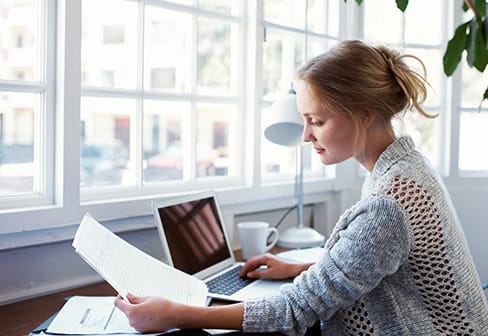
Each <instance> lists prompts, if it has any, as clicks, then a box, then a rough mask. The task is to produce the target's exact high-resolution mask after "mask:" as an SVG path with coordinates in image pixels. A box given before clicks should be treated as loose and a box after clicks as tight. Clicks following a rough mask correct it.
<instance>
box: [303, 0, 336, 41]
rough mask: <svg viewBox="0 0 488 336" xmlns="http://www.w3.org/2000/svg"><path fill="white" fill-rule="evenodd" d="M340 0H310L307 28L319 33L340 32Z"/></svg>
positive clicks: (308, 3) (333, 34) (331, 34)
mask: <svg viewBox="0 0 488 336" xmlns="http://www.w3.org/2000/svg"><path fill="white" fill-rule="evenodd" d="M339 17H340V15H339V1H335V0H332V1H329V0H308V1H307V28H308V30H310V31H313V32H315V33H319V34H328V35H330V36H337V35H338V34H339Z"/></svg>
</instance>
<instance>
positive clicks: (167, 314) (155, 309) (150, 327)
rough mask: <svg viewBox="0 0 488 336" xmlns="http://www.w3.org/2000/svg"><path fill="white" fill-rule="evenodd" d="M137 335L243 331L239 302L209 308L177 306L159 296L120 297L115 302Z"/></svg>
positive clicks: (241, 307) (242, 313) (242, 309)
mask: <svg viewBox="0 0 488 336" xmlns="http://www.w3.org/2000/svg"><path fill="white" fill-rule="evenodd" d="M114 304H115V306H116V307H117V308H119V309H120V310H121V311H122V312H123V313H124V314H125V315H126V316H127V318H128V319H129V324H130V326H131V327H133V328H134V329H136V330H137V331H138V332H141V333H146V332H162V331H166V330H168V329H173V328H180V329H201V328H208V329H236V330H239V329H241V328H242V318H243V315H244V304H243V303H242V302H240V303H235V304H228V305H216V306H212V307H204V306H191V305H184V304H180V303H176V302H173V301H170V300H167V299H164V298H162V297H155V296H148V297H137V296H134V295H131V294H128V295H127V301H125V300H124V299H123V298H122V297H121V296H120V295H119V296H117V298H116V299H115V302H114Z"/></svg>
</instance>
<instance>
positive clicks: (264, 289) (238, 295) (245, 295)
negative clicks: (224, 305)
mask: <svg viewBox="0 0 488 336" xmlns="http://www.w3.org/2000/svg"><path fill="white" fill-rule="evenodd" d="M292 283H293V279H290V280H264V279H260V280H256V281H254V282H253V283H251V284H250V285H248V286H246V287H244V288H243V289H240V290H239V291H237V292H235V293H234V294H233V295H232V296H231V298H233V299H236V300H239V301H244V300H248V299H255V298H259V297H265V296H270V295H276V294H279V292H280V288H281V286H282V285H286V284H292Z"/></svg>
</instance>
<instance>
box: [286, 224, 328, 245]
mask: <svg viewBox="0 0 488 336" xmlns="http://www.w3.org/2000/svg"><path fill="white" fill-rule="evenodd" d="M324 240H325V238H324V236H323V235H321V234H320V233H318V232H317V231H315V230H314V229H312V228H311V227H306V226H304V227H294V228H289V229H286V230H285V232H283V233H280V237H279V239H278V245H279V246H281V247H286V248H302V247H316V246H320V245H322V244H323V243H324Z"/></svg>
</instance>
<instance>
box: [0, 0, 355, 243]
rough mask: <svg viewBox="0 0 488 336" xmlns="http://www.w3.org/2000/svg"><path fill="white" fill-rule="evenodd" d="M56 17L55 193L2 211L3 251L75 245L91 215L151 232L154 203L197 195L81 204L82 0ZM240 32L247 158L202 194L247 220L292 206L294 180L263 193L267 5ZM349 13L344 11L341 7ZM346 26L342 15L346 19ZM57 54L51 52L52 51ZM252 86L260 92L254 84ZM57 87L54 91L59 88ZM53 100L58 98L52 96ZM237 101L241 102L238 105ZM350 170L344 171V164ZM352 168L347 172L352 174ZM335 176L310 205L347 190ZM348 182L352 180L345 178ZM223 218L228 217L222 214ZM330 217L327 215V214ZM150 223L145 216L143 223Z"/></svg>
mask: <svg viewBox="0 0 488 336" xmlns="http://www.w3.org/2000/svg"><path fill="white" fill-rule="evenodd" d="M47 1H49V3H50V4H52V6H53V13H54V12H56V14H57V16H58V17H57V20H56V22H53V21H55V20H50V22H52V26H50V27H51V29H54V26H56V27H57V32H56V41H55V43H54V42H52V44H50V46H54V45H56V51H51V52H50V53H49V56H50V57H49V58H50V59H51V60H52V62H53V64H52V65H53V66H54V60H53V59H54V57H51V56H54V55H55V56H56V57H55V58H56V70H55V71H54V70H52V72H53V73H56V78H55V80H54V79H53V80H52V82H50V83H51V84H52V86H53V90H54V85H56V95H55V96H56V100H55V101H53V102H52V104H53V106H55V110H56V116H55V117H54V114H53V116H52V117H51V118H52V119H50V122H52V125H53V126H54V125H55V129H56V131H55V132H53V133H52V134H51V135H50V137H49V139H48V142H49V141H50V142H51V143H52V146H53V147H55V151H54V153H55V157H56V161H55V164H54V167H53V169H51V171H52V179H50V180H49V179H48V180H46V183H47V184H48V185H52V186H53V190H54V193H53V195H52V200H50V201H48V202H46V204H43V205H42V206H29V207H22V208H12V209H8V210H7V211H0V222H1V223H2V225H0V250H2V249H8V248H13V247H21V246H27V245H32V244H41V243H47V242H52V241H58V240H63V239H71V238H72V236H73V233H74V229H75V227H76V224H77V223H79V221H80V219H81V218H82V217H83V215H84V214H85V213H86V212H90V213H91V214H92V215H93V216H95V218H97V219H98V220H101V221H103V220H109V219H130V218H134V219H133V220H127V221H125V222H124V223H126V224H121V226H120V229H121V230H125V229H134V228H138V229H141V228H144V227H147V228H150V227H153V225H154V224H153V223H152V222H151V221H147V220H143V221H142V223H141V222H138V220H137V219H138V218H140V216H148V215H150V211H151V210H150V204H151V202H152V201H153V200H155V199H161V198H163V197H167V196H170V195H173V194H175V193H176V190H178V192H179V193H185V192H190V191H195V188H193V189H192V188H189V187H188V188H178V187H176V188H175V189H173V190H172V191H168V190H165V189H162V192H161V194H159V195H158V194H146V195H142V194H141V195H135V196H136V197H133V198H129V197H126V194H125V193H123V192H119V193H118V196H119V197H118V198H111V199H104V200H102V199H91V200H89V201H88V200H86V201H83V198H82V197H81V195H80V188H79V184H80V176H79V175H80V166H79V163H80V161H79V160H80V159H79V157H80V149H79V141H80V139H79V131H78V130H79V127H80V97H81V96H80V92H82V88H81V84H80V83H81V68H80V64H81V14H80V13H81V2H82V0H58V1H55V0H47ZM245 3H246V4H247V7H246V9H245V14H244V19H245V22H243V29H244V30H246V31H247V35H246V36H247V37H246V39H245V40H244V41H243V44H244V45H243V48H244V47H247V48H246V49H247V52H246V55H245V58H246V60H245V62H244V65H245V67H244V69H243V70H242V71H243V72H244V73H245V76H244V77H243V78H244V83H242V91H243V92H244V93H243V97H244V98H243V101H242V102H239V103H242V110H241V111H242V113H243V115H244V114H245V117H244V116H243V123H242V124H243V125H244V127H242V131H241V132H242V134H241V140H242V143H241V144H240V147H241V149H242V153H244V154H245V155H244V157H243V159H242V169H243V174H242V180H241V181H240V184H228V185H226V184H219V185H216V184H215V183H214V182H215V181H211V179H209V180H208V183H207V184H201V185H198V188H199V189H200V188H212V189H216V190H217V191H218V195H219V199H220V203H221V205H222V206H223V208H224V209H230V210H228V211H232V212H233V213H246V212H256V211H264V210H270V209H279V208H288V207H291V206H293V205H294V202H295V201H294V181H293V179H290V180H289V181H287V182H284V183H279V184H275V185H266V186H264V185H263V184H262V181H261V177H260V170H261V167H260V158H259V156H260V155H259V152H260V141H261V140H260V138H261V136H260V134H261V131H262V130H261V126H260V125H261V115H260V113H261V112H260V111H261V106H262V102H261V97H262V95H261V92H262V91H261V90H262V88H261V87H260V81H261V80H262V77H261V70H262V68H261V67H262V65H261V59H262V48H261V47H260V45H261V44H259V43H260V42H261V41H262V38H263V30H262V26H261V23H262V21H261V20H262V0H253V1H245ZM341 6H345V5H341ZM342 15H343V19H345V11H344V12H342ZM53 50H54V49H53ZM254 82H256V83H257V85H253V84H254ZM54 83H55V84H54ZM53 96H54V95H53ZM236 99H237V98H236ZM346 166H347V164H346ZM347 171H348V170H347V169H344V170H342V172H347ZM342 172H340V173H338V174H337V176H336V178H335V179H334V180H324V179H307V180H306V181H305V185H304V190H305V198H304V201H305V203H310V202H324V201H326V200H328V199H329V198H330V197H331V195H332V194H333V193H334V190H337V188H338V187H341V186H342V185H343V182H341V181H345V180H348V181H349V180H350V174H345V175H344V174H343V173H342ZM346 175H347V176H346ZM224 211H225V210H224ZM328 215H329V216H330V214H328ZM144 218H146V217H144Z"/></svg>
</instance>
